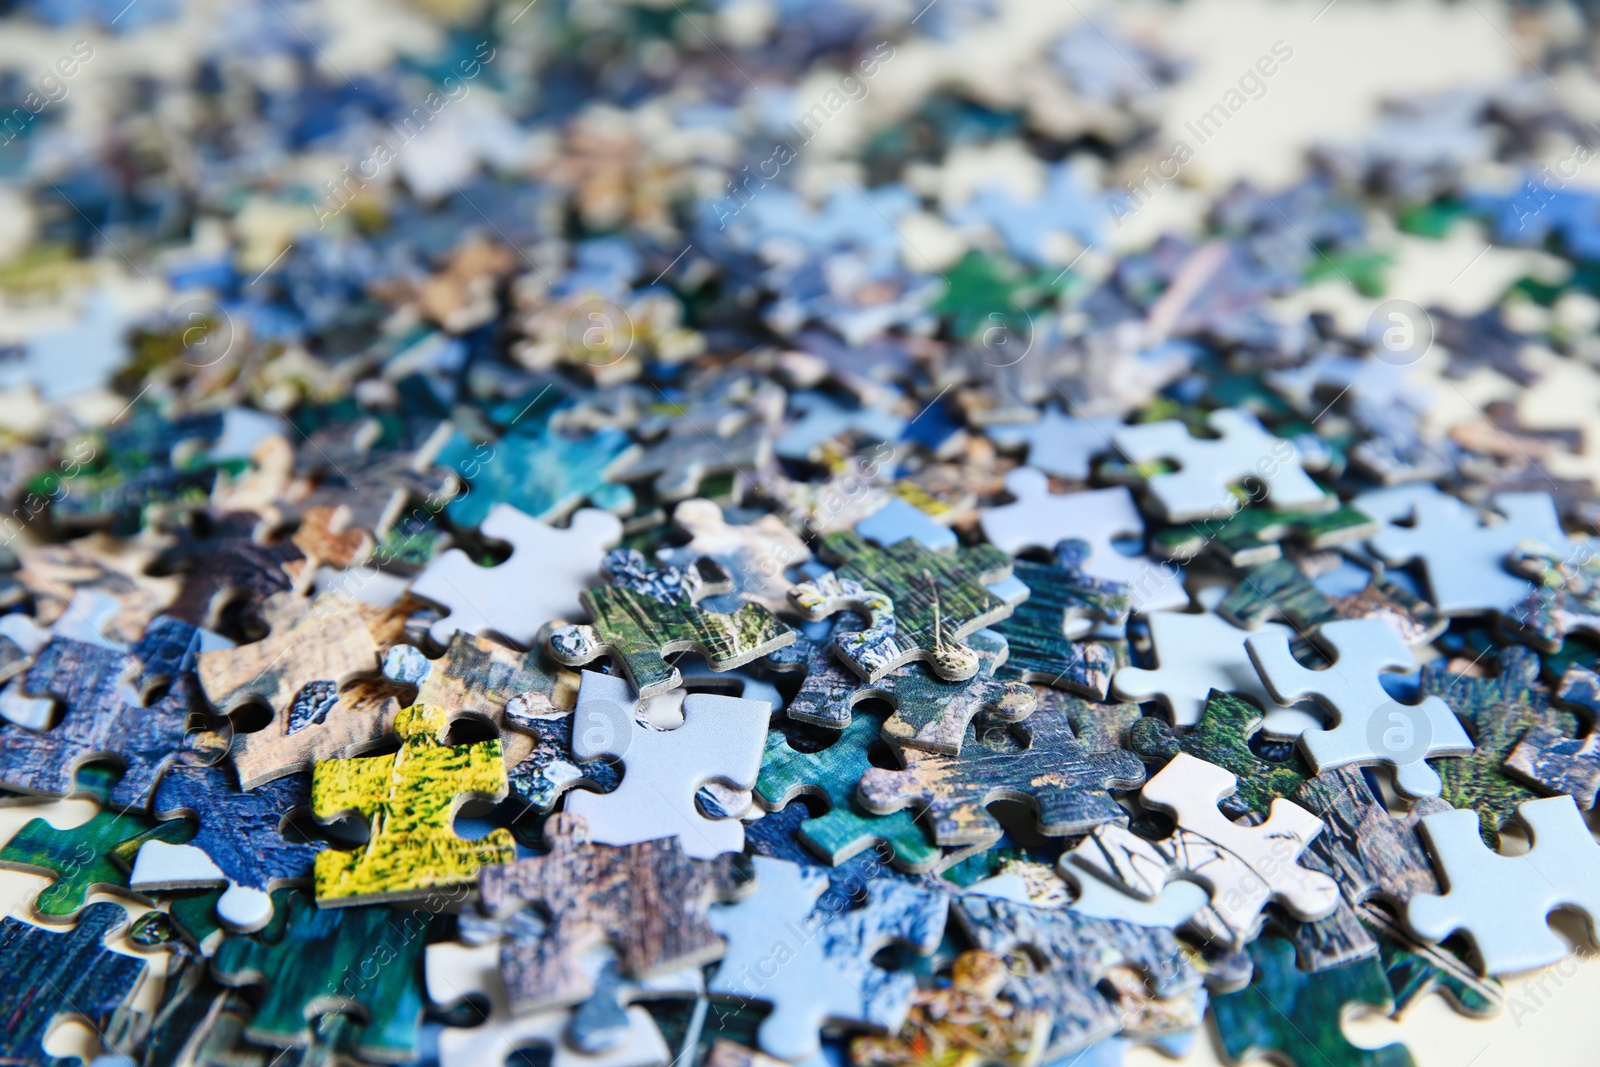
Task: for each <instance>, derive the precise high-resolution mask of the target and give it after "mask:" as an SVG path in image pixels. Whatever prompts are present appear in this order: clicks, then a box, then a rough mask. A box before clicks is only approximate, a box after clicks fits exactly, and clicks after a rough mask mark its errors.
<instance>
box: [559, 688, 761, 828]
mask: <svg viewBox="0 0 1600 1067" xmlns="http://www.w3.org/2000/svg"><path fill="white" fill-rule="evenodd" d="M639 703H640V701H639V699H637V698H635V697H634V695H633V692H632V690H631V688H630V687H629V685H628V682H627V680H626V679H624V678H619V677H615V676H612V675H607V674H596V673H594V672H593V671H584V672H583V682H582V684H581V685H580V686H579V689H578V707H577V711H576V712H575V713H574V716H575V718H574V737H573V743H572V752H573V755H574V756H576V757H577V758H578V759H580V760H582V759H599V758H602V757H605V758H610V759H614V760H621V761H622V762H623V765H624V768H625V771H626V773H625V774H624V775H623V777H622V782H621V784H620V785H618V786H617V788H616V789H615V790H613V791H612V792H610V793H591V792H588V791H586V790H585V791H578V792H574V793H571V794H569V795H568V796H567V802H566V810H567V812H568V813H569V814H571V815H574V816H577V817H579V818H581V819H583V820H584V821H585V822H586V823H587V830H586V833H587V834H588V835H589V837H590V838H591V839H593V840H595V841H598V842H601V843H604V844H609V845H629V844H633V843H635V842H639V841H650V840H654V839H656V838H659V837H671V836H674V835H676V836H678V837H679V838H680V839H681V841H682V843H683V849H684V852H685V853H687V854H688V855H689V856H692V857H695V858H700V859H709V858H711V857H713V856H717V855H720V854H722V853H724V852H740V851H743V849H744V828H743V826H742V824H741V823H740V822H739V820H738V819H737V818H720V819H713V818H707V817H706V816H705V814H704V813H703V812H702V811H701V810H700V808H699V806H698V804H697V802H696V800H695V793H696V791H697V790H698V789H700V788H701V787H702V786H704V785H706V784H707V783H712V782H715V783H720V784H723V785H727V786H731V787H732V788H733V789H734V790H742V791H748V790H750V789H752V788H753V787H754V786H755V784H756V778H757V776H758V775H759V773H760V770H761V749H762V744H763V743H764V741H765V739H766V736H767V722H768V720H769V719H770V718H771V715H772V709H771V707H770V706H769V705H768V704H767V702H766V701H762V700H744V699H741V698H739V697H727V696H717V695H715V694H710V693H691V694H689V695H688V696H686V697H684V698H683V704H682V707H683V725H682V726H679V727H678V728H676V729H671V730H664V729H660V728H659V727H657V726H653V725H651V724H649V723H647V722H643V721H641V720H640V719H639V718H638V716H637V709H638V707H639Z"/></svg>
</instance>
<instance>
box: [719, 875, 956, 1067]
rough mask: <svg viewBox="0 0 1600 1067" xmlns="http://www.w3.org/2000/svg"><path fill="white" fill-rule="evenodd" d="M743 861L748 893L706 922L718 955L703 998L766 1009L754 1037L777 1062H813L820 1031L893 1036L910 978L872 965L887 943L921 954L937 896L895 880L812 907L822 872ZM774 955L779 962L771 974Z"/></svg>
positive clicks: (936, 929) (941, 915)
mask: <svg viewBox="0 0 1600 1067" xmlns="http://www.w3.org/2000/svg"><path fill="white" fill-rule="evenodd" d="M751 862H752V863H753V865H754V867H755V874H756V884H755V891H754V892H753V893H751V895H750V896H748V897H747V898H745V899H744V900H741V901H739V902H738V903H735V904H728V905H725V906H723V907H719V908H713V909H712V911H711V914H710V916H709V921H710V923H711V926H712V927H713V928H714V929H715V930H716V931H717V932H718V933H720V934H721V935H722V936H723V937H725V938H727V941H728V953H727V955H726V956H725V957H724V958H723V960H722V963H721V964H720V965H719V966H718V967H717V971H716V974H715V975H714V976H713V977H712V979H711V981H710V982H709V983H708V985H707V990H708V991H709V992H711V993H713V994H720V995H723V996H733V997H742V998H745V999H749V1000H758V1001H765V1002H767V1003H770V1004H771V1005H772V1014H770V1015H768V1016H767V1017H766V1018H765V1019H764V1020H762V1023H761V1027H760V1029H759V1031H757V1033H758V1037H759V1040H760V1044H761V1049H762V1051H764V1052H766V1053H768V1054H769V1055H773V1056H777V1057H779V1058H781V1059H785V1060H791V1061H794V1060H803V1059H807V1058H809V1057H811V1056H814V1055H816V1054H817V1052H818V1051H819V1050H820V1048H821V1043H820V1039H819V1032H820V1030H821V1028H822V1027H823V1025H824V1024H834V1025H848V1026H865V1027H868V1028H870V1029H874V1030H880V1031H881V1030H887V1031H890V1032H893V1031H895V1030H898V1029H899V1028H900V1025H901V1024H902V1023H903V1022H905V1019H906V1013H907V1012H908V1011H909V1010H910V1008H911V1000H912V996H913V995H914V993H915V991H916V988H917V981H916V978H915V977H914V976H913V975H911V974H907V973H903V972H893V971H886V970H883V969H881V968H879V967H878V966H876V965H875V964H874V963H873V962H872V957H873V956H874V955H875V954H876V953H877V952H878V951H879V950H880V949H882V948H884V947H885V946H887V945H889V944H891V943H896V942H897V943H900V944H904V945H908V946H910V947H911V948H913V949H914V950H916V951H917V952H919V953H921V954H922V955H924V956H926V955H929V954H931V953H932V952H933V950H934V949H936V948H937V947H938V946H939V941H940V939H941V938H942V937H943V936H944V924H945V915H946V903H945V898H944V897H943V895H941V894H940V893H938V892H936V891H934V890H931V889H924V888H922V887H921V886H917V885H914V884H912V883H910V882H905V881H901V880H900V879H895V878H872V879H868V880H867V882H866V883H865V885H864V886H863V891H864V893H865V896H866V901H865V903H863V904H862V905H861V906H859V907H856V908H853V909H850V910H845V911H838V910H834V909H827V908H817V906H816V905H817V898H818V897H820V896H821V895H822V894H823V892H824V891H825V890H826V889H827V888H828V876H827V875H826V874H825V873H824V872H822V871H820V870H818V869H816V868H808V867H798V866H796V865H794V864H792V863H785V862H784V861H783V860H775V859H768V858H767V857H765V856H757V857H755V858H754V859H753V860H752V861H751ZM775 952H777V953H780V954H781V956H782V962H781V963H780V964H779V965H778V966H777V968H776V970H777V973H776V974H775V975H774V974H772V973H770V971H771V968H772V967H773V959H774V953H775Z"/></svg>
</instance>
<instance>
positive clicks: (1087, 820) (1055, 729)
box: [858, 706, 1144, 845]
mask: <svg viewBox="0 0 1600 1067" xmlns="http://www.w3.org/2000/svg"><path fill="white" fill-rule="evenodd" d="M901 757H902V758H903V759H904V761H905V767H904V769H902V770H886V769H884V768H882V767H873V768H871V769H869V770H868V771H867V772H866V773H865V774H863V775H862V776H861V783H860V786H859V790H858V795H859V797H860V799H861V803H862V804H863V805H864V806H865V807H866V808H867V810H868V811H872V812H875V813H878V814H888V813H890V812H895V811H900V810H901V809H903V808H906V807H916V808H919V809H923V808H925V809H927V817H928V818H929V819H930V821H931V823H932V828H933V839H934V842H935V843H936V844H939V845H976V844H985V845H992V844H993V843H994V842H995V841H996V840H997V839H998V838H999V837H1000V832H1001V827H1000V824H999V823H998V822H997V821H996V820H995V818H994V817H993V816H992V815H990V814H989V812H988V810H987V809H988V805H990V804H992V803H994V802H995V801H997V800H1002V799H1005V800H1026V801H1027V802H1028V803H1031V804H1032V805H1033V807H1034V810H1035V813H1036V815H1035V818H1036V821H1037V826H1038V829H1039V832H1040V833H1043V834H1045V835H1046V836H1050V837H1060V836H1064V835H1067V834H1082V833H1087V832H1088V831H1090V830H1091V829H1093V828H1094V827H1095V826H1098V825H1099V824H1101V823H1103V822H1109V821H1111V820H1113V819H1117V818H1119V817H1121V816H1122V815H1123V814H1124V812H1123V810H1122V808H1121V807H1120V806H1119V805H1118V804H1117V802H1116V801H1114V800H1112V799H1111V796H1110V794H1109V792H1108V790H1111V789H1131V788H1134V787H1135V786H1137V785H1139V784H1140V783H1141V782H1143V781H1144V765H1143V764H1141V763H1140V762H1139V760H1138V758H1137V757H1136V756H1134V754H1133V753H1131V752H1127V751H1123V750H1120V749H1116V750H1103V751H1094V750H1091V749H1089V748H1088V747H1087V746H1085V745H1084V744H1082V743H1081V742H1080V741H1079V740H1078V739H1077V737H1076V735H1075V734H1074V733H1073V729H1072V724H1071V722H1070V720H1069V717H1068V712H1067V709H1066V708H1065V707H1061V708H1056V707H1051V706H1046V707H1043V708H1040V709H1039V710H1037V711H1035V712H1034V713H1033V714H1032V715H1030V716H1029V717H1028V718H1026V719H1024V720H1022V721H1021V722H1016V723H990V722H987V721H983V720H978V721H974V722H972V723H970V724H969V725H968V727H967V737H966V740H965V741H964V743H963V744H962V747H961V754H960V755H959V756H946V755H939V754H935V753H928V752H919V751H917V750H915V749H908V750H905V751H903V752H902V753H901Z"/></svg>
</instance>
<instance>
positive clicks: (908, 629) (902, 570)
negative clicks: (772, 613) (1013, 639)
mask: <svg viewBox="0 0 1600 1067" xmlns="http://www.w3.org/2000/svg"><path fill="white" fill-rule="evenodd" d="M822 548H823V554H824V556H826V557H827V558H829V559H831V560H835V561H837V565H836V566H835V568H834V569H833V570H832V571H830V572H829V573H827V574H825V575H823V576H822V577H820V578H818V579H816V580H815V581H811V582H803V583H801V584H799V585H797V586H795V587H794V588H793V589H792V590H790V593H789V599H790V600H791V601H792V602H793V603H794V605H795V607H796V608H798V609H799V610H800V611H801V612H802V613H803V614H804V615H805V616H806V617H807V618H809V619H822V618H826V617H828V616H829V615H832V614H834V613H835V612H838V611H844V610H855V611H860V612H863V613H864V614H866V615H867V616H868V626H867V629H865V630H861V631H852V632H847V633H844V634H838V633H836V634H835V637H834V648H835V650H836V652H837V653H838V655H839V656H840V657H841V658H842V659H844V661H845V662H846V663H848V664H849V665H850V666H851V667H852V668H853V669H854V670H855V671H856V673H857V674H859V675H861V677H862V678H863V679H865V680H866V681H869V682H873V681H877V680H878V679H879V678H881V677H883V676H884V675H885V674H887V673H888V672H889V671H891V670H894V669H895V668H896V667H900V666H903V665H904V664H906V663H909V662H911V661H913V660H924V661H926V662H927V663H928V664H929V665H930V666H931V667H932V669H933V671H934V673H936V674H937V675H939V677H941V678H944V679H945V680H947V681H952V682H954V681H961V680H962V679H965V678H970V677H972V676H973V675H974V674H975V673H977V670H978V656H977V655H976V654H975V653H974V652H973V651H972V650H971V649H969V648H967V647H966V646H965V644H964V643H963V642H962V638H964V637H966V636H967V635H968V634H970V633H972V632H973V631H974V630H978V629H981V628H982V627H984V626H987V625H988V624H990V623H993V622H998V621H1000V620H1001V619H1004V618H1005V617H1006V616H1008V615H1010V614H1011V610H1012V608H1011V605H1010V604H1008V603H1006V602H1005V601H1004V600H1002V599H1001V598H999V597H997V596H996V595H995V594H994V593H993V592H991V591H990V590H989V588H988V586H990V585H992V584H993V583H995V582H999V581H1002V580H1004V579H1006V578H1009V577H1010V576H1011V558H1010V557H1009V556H1007V555H1006V554H1005V553H1004V552H1001V551H1000V550H999V549H996V548H994V547H993V546H992V545H979V546H976V547H973V548H966V549H959V550H957V551H956V552H954V553H948V554H947V553H937V552H930V551H928V549H927V548H925V547H924V546H922V545H921V544H919V543H918V542H917V541H915V540H912V539H909V538H908V539H906V540H904V541H901V542H899V543H898V544H894V545H890V546H889V547H887V548H880V547H877V546H874V545H869V544H868V543H867V542H866V541H865V540H864V539H862V538H861V537H860V536H859V535H857V534H855V533H853V532H850V531H845V530H836V531H834V532H833V533H830V534H828V535H827V536H826V537H824V538H823V541H822Z"/></svg>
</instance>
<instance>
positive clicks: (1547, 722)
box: [1421, 645, 1579, 850]
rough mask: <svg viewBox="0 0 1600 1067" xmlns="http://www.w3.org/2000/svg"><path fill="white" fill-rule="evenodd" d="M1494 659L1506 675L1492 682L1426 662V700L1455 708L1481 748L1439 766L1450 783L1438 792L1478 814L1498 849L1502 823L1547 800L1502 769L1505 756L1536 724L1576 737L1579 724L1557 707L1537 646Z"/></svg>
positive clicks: (1482, 830) (1440, 661) (1505, 652)
mask: <svg viewBox="0 0 1600 1067" xmlns="http://www.w3.org/2000/svg"><path fill="white" fill-rule="evenodd" d="M1495 659H1496V660H1498V663H1499V671H1498V673H1497V674H1496V676H1495V677H1493V678H1467V677H1464V676H1462V675H1459V674H1452V673H1451V671H1450V666H1449V662H1448V661H1446V660H1443V659H1438V660H1434V661H1433V662H1432V663H1427V664H1424V665H1423V667H1422V679H1421V682H1422V692H1423V695H1424V696H1438V697H1441V698H1443V700H1444V702H1445V703H1446V704H1449V705H1450V710H1451V711H1453V712H1455V713H1456V717H1457V718H1459V719H1460V720H1461V721H1462V722H1463V723H1464V724H1465V725H1466V727H1467V733H1469V734H1471V735H1472V742H1473V744H1474V746H1476V747H1475V748H1474V750H1473V753H1472V755H1470V756H1457V757H1454V758H1451V759H1441V760H1438V761H1436V762H1435V763H1434V767H1435V768H1436V769H1437V770H1438V772H1439V777H1440V779H1441V780H1442V781H1443V783H1444V787H1443V789H1442V790H1441V791H1440V794H1439V795H1440V797H1442V798H1443V799H1444V800H1445V801H1446V802H1447V803H1448V804H1450V806H1451V807H1454V808H1467V809H1471V810H1473V811H1476V812H1477V813H1478V815H1479V822H1478V826H1479V829H1478V832H1479V834H1480V835H1481V836H1482V837H1483V843H1484V844H1485V845H1488V846H1489V848H1491V849H1496V850H1497V849H1498V848H1499V843H1500V826H1501V824H1502V823H1504V822H1505V821H1506V820H1507V819H1509V818H1510V817H1511V816H1512V815H1513V814H1514V813H1515V812H1516V810H1517V805H1518V804H1521V803H1522V802H1523V801H1524V800H1535V799H1537V798H1538V797H1539V795H1540V794H1538V793H1536V792H1534V791H1533V790H1532V789H1530V788H1528V787H1527V786H1526V785H1523V784H1522V783H1521V782H1519V781H1518V780H1516V779H1515V778H1512V777H1511V776H1509V775H1507V774H1506V773H1505V771H1504V770H1502V768H1503V767H1504V766H1505V762H1506V757H1507V756H1509V755H1510V754H1511V750H1512V749H1513V748H1515V747H1516V746H1517V742H1518V741H1519V740H1521V738H1522V735H1523V734H1525V733H1527V731H1528V729H1529V728H1530V727H1534V726H1545V727H1548V728H1550V729H1552V730H1555V731H1556V732H1557V733H1559V734H1561V735H1562V736H1564V737H1575V736H1577V734H1578V732H1579V724H1578V716H1577V715H1575V714H1574V713H1573V712H1571V711H1567V710H1564V709H1562V708H1554V707H1551V706H1550V691H1549V690H1548V689H1546V688H1545V687H1544V686H1541V685H1539V684H1538V682H1539V657H1538V655H1537V654H1535V653H1534V652H1533V651H1532V650H1531V649H1527V648H1523V647H1521V646H1519V645H1512V646H1509V647H1506V648H1502V649H1501V650H1500V651H1499V653H1498V655H1497V656H1496V657H1495ZM1487 661H1488V657H1485V662H1487Z"/></svg>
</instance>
